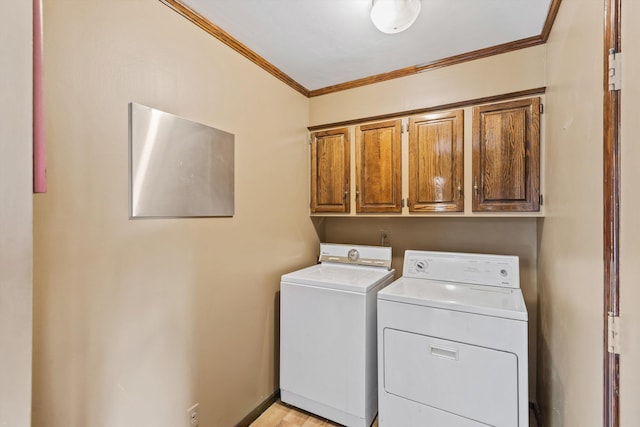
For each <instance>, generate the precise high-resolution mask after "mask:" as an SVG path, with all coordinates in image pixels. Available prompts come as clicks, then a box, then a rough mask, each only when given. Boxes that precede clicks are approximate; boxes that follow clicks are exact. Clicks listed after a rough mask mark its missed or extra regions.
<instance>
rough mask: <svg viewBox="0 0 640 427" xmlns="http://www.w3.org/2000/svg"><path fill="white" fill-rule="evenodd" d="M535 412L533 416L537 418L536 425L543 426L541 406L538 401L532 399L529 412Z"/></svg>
mask: <svg viewBox="0 0 640 427" xmlns="http://www.w3.org/2000/svg"><path fill="white" fill-rule="evenodd" d="M532 412H533V417H534V418H535V420H536V425H537V426H538V427H542V414H541V413H540V406H538V402H535V401H533V400H532V401H530V402H529V414H531V413H532Z"/></svg>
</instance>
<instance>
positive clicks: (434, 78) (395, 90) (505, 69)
mask: <svg viewBox="0 0 640 427" xmlns="http://www.w3.org/2000/svg"><path fill="white" fill-rule="evenodd" d="M544 69H545V46H544V45H540V46H536V47H531V48H528V49H521V50H517V51H514V52H510V53H506V54H502V55H497V56H491V57H489V58H484V59H479V60H476V61H471V62H465V63H463V64H458V65H453V66H450V67H444V68H438V69H436V70H430V71H427V72H424V73H420V74H416V75H413V76H410V77H404V78H401V79H395V80H389V81H386V82H382V83H378V84H375V85H369V86H363V87H359V88H356V89H352V90H348V91H342V92H336V93H333V94H328V95H323V96H318V97H314V98H311V103H310V110H309V122H310V124H311V125H322V124H325V123H332V122H338V121H341V120H346V119H357V118H362V117H370V116H375V115H378V114H385V113H396V112H399V111H406V110H412V109H417V108H425V107H433V106H438V105H444V104H447V103H451V102H457V101H466V100H470V99H476V98H481V97H484V96H492V95H500V94H503V93H510V92H516V91H520V90H526V89H533V88H537V87H542V86H544V85H545V81H544Z"/></svg>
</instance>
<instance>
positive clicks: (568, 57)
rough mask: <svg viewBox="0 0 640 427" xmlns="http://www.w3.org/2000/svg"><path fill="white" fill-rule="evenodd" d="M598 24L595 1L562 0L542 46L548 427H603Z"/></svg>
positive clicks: (542, 374) (541, 341)
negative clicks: (544, 62) (544, 59)
mask: <svg viewBox="0 0 640 427" xmlns="http://www.w3.org/2000/svg"><path fill="white" fill-rule="evenodd" d="M602 22H603V2H602V1H601V0H588V1H585V0H564V1H563V2H562V6H561V7H560V11H559V14H558V16H557V19H556V22H555V24H554V27H553V30H552V32H551V37H550V38H549V41H548V43H547V71H546V75H547V87H548V90H547V97H546V98H547V108H546V113H547V114H546V116H547V117H546V140H547V149H546V155H545V157H544V160H543V161H544V162H545V163H546V171H547V174H546V178H547V183H548V185H547V197H546V204H547V210H546V217H545V218H544V220H539V221H540V222H539V225H538V235H539V242H538V251H539V255H538V291H539V307H540V328H539V338H538V349H539V354H538V369H539V371H538V380H539V384H538V401H539V403H540V406H541V408H542V411H543V415H544V418H545V426H551V427H553V426H581V427H583V426H584V427H588V426H599V425H602V378H603V377H602V375H603V372H602V357H603V356H602V354H603V348H602V345H603V344H602V343H603V335H602V334H603V327H602V325H603V313H602V311H603V305H602V304H603V303H602V293H603V288H602V283H603V266H602V39H603V35H602Z"/></svg>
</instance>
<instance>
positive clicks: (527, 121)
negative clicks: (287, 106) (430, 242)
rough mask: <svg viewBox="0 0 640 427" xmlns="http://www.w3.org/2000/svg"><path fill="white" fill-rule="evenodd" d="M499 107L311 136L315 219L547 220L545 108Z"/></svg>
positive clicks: (530, 102) (535, 103)
mask: <svg viewBox="0 0 640 427" xmlns="http://www.w3.org/2000/svg"><path fill="white" fill-rule="evenodd" d="M500 101H501V102H497V100H496V99H492V100H491V101H487V102H492V103H490V104H480V105H469V106H465V107H463V108H460V109H456V110H442V111H433V112H432V111H425V112H422V114H420V115H411V114H407V115H406V116H405V117H403V118H399V119H395V118H394V119H388V118H380V120H379V121H378V122H368V123H364V124H357V123H353V124H352V125H353V126H352V127H343V128H339V129H331V130H321V131H318V132H315V133H312V134H311V137H312V138H311V213H312V214H316V215H317V214H320V215H332V214H338V215H359V216H365V215H367V214H372V215H375V214H377V215H389V216H397V215H402V216H421V215H433V216H437V215H445V216H447V215H448V216H474V215H476V216H481V215H485V216H486V215H489V216H543V212H541V209H540V207H541V206H540V205H541V188H540V172H541V164H540V115H541V112H540V106H541V100H540V98H539V97H534V98H527V99H516V100H508V98H506V99H500ZM465 115H467V123H466V126H465V123H464V122H465ZM470 118H472V120H469V119H470ZM336 125H339V126H344V123H340V124H336ZM405 126H406V130H407V132H405V133H403V128H404V127H405ZM350 135H351V137H352V138H353V141H350V140H349V136H350ZM465 140H467V141H470V140H471V142H472V144H469V143H467V144H466V147H465V144H464V142H465ZM465 158H466V162H465ZM465 163H466V166H465ZM403 181H404V187H403ZM465 190H466V191H465ZM465 199H466V206H465ZM405 202H406V204H405ZM353 205H355V207H354V206H353Z"/></svg>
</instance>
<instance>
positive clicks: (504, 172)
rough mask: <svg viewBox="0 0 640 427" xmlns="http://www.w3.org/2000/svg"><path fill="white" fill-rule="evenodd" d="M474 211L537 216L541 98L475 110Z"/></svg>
mask: <svg viewBox="0 0 640 427" xmlns="http://www.w3.org/2000/svg"><path fill="white" fill-rule="evenodd" d="M472 164H473V173H472V177H473V184H472V185H473V211H474V212H487V211H489V212H535V211H539V210H540V98H530V99H523V100H518V101H511V102H503V103H497V104H488V105H482V106H479V107H474V108H473V161H472Z"/></svg>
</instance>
